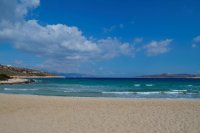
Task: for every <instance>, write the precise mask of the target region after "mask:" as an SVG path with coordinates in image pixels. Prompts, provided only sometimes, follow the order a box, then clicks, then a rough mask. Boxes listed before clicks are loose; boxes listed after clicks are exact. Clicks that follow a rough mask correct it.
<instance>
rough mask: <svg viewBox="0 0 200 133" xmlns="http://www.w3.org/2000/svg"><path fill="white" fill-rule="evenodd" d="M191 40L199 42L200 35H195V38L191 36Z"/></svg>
mask: <svg viewBox="0 0 200 133" xmlns="http://www.w3.org/2000/svg"><path fill="white" fill-rule="evenodd" d="M193 41H194V42H195V43H200V35H199V36H196V37H195V38H193Z"/></svg>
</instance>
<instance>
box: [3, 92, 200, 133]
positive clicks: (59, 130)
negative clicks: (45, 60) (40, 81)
mask: <svg viewBox="0 0 200 133" xmlns="http://www.w3.org/2000/svg"><path fill="white" fill-rule="evenodd" d="M0 133H200V100H167V99H165V100H160V99H152V100H150V99H108V98H65V97H45V96H24V95H6V94H0Z"/></svg>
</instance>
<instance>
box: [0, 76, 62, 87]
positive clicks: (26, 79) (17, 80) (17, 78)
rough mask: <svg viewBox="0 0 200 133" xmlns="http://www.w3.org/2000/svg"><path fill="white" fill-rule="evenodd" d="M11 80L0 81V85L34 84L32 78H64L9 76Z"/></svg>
mask: <svg viewBox="0 0 200 133" xmlns="http://www.w3.org/2000/svg"><path fill="white" fill-rule="evenodd" d="M11 77H12V78H11V79H8V80H3V81H0V85H1V84H24V83H25V84H28V83H32V82H34V81H33V80H31V79H32V78H64V76H11Z"/></svg>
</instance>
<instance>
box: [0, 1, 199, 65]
mask: <svg viewBox="0 0 200 133" xmlns="http://www.w3.org/2000/svg"><path fill="white" fill-rule="evenodd" d="M39 5H40V0H1V1H0V12H1V14H0V41H8V42H10V43H11V44H13V45H14V47H15V48H17V49H19V50H22V51H26V52H29V53H32V54H34V55H37V56H41V57H45V59H46V61H45V62H44V63H43V64H40V66H50V67H52V68H58V67H59V66H62V67H63V66H66V65H68V66H69V64H71V66H72V68H75V67H74V64H76V63H77V62H79V63H80V62H82V61H83V62H84V61H91V60H107V59H112V58H115V57H118V56H129V57H133V56H134V55H135V54H136V52H138V51H140V50H138V49H142V50H143V51H146V53H147V55H149V56H155V55H159V54H163V53H167V52H168V51H169V50H170V49H169V45H170V44H171V42H172V40H171V39H166V40H161V41H152V42H150V43H147V44H146V45H145V46H144V47H143V46H142V45H137V46H139V48H135V46H134V44H141V43H143V40H144V39H143V38H142V37H140V38H135V39H134V41H133V42H132V43H129V42H122V41H120V40H119V39H118V38H111V37H107V38H103V39H94V40H91V39H89V38H87V37H86V36H84V35H83V33H82V31H81V30H80V29H79V28H78V27H76V26H68V25H65V24H53V25H52V24H51V25H50V24H47V25H41V24H40V23H39V20H35V19H31V20H30V19H29V20H28V19H26V17H27V15H28V13H29V11H30V10H33V9H35V8H37V7H38V6H39ZM115 28H116V26H113V27H111V28H109V29H106V30H107V31H112V30H113V29H115ZM118 28H121V29H122V28H124V25H123V24H120V25H118ZM195 41H199V38H196V39H195ZM52 62H56V63H57V64H59V66H52V65H49V64H53V63H52ZM73 62H74V63H73ZM46 64H47V65H46ZM54 64H55V63H54ZM49 69H50V68H49Z"/></svg>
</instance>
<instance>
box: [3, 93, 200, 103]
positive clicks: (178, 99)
mask: <svg viewBox="0 0 200 133" xmlns="http://www.w3.org/2000/svg"><path fill="white" fill-rule="evenodd" d="M0 95H11V96H12V95H14V96H15V95H17V96H22V97H23V96H25V97H26V96H28V97H29V96H30V97H48V98H51V97H52V98H66V99H68V98H69V99H90V100H94V99H102V100H103V99H104V100H155V101H157V100H161V101H168V100H169V101H171V100H172V101H176V100H177V101H187V100H189V101H190V100H192V101H193V100H194V101H200V98H145V97H140V98H138V97H137V98H130V97H92V96H88V97H84V96H58V95H38V94H21V93H18V94H17V93H16V94H15V93H0Z"/></svg>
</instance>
